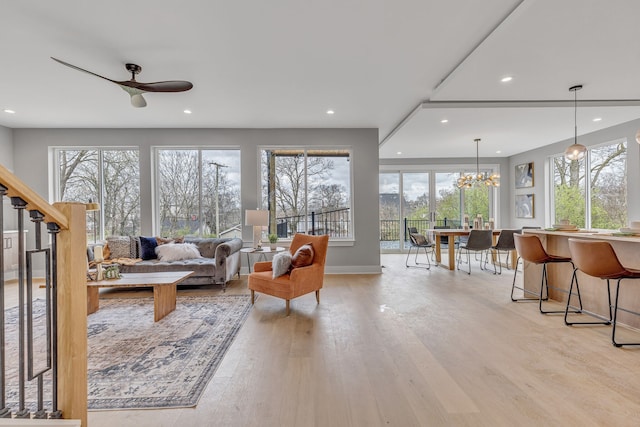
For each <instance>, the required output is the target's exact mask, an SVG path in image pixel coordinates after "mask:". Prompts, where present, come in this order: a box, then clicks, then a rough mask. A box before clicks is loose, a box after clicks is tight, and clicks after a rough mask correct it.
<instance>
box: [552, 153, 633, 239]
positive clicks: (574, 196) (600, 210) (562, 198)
mask: <svg viewBox="0 0 640 427" xmlns="http://www.w3.org/2000/svg"><path fill="white" fill-rule="evenodd" d="M551 161H552V165H553V167H552V168H551V169H552V171H551V172H552V174H553V176H552V182H553V205H552V215H551V216H552V219H553V220H554V223H556V224H557V223H558V221H559V220H560V219H568V220H570V221H571V223H572V224H576V225H577V226H578V227H586V228H602V229H617V228H620V227H625V226H626V224H627V186H626V182H627V167H626V164H627V142H626V140H625V141H618V142H614V143H607V144H603V145H600V146H597V147H593V148H590V149H589V151H588V154H587V156H586V157H585V159H584V160H582V161H580V162H577V161H567V160H566V159H565V158H564V156H556V157H553V158H552V159H551ZM586 171H589V172H588V173H586ZM587 189H588V191H587Z"/></svg>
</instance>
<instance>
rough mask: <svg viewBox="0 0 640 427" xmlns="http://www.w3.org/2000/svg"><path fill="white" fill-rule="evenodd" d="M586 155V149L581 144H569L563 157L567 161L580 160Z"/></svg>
mask: <svg viewBox="0 0 640 427" xmlns="http://www.w3.org/2000/svg"><path fill="white" fill-rule="evenodd" d="M586 154H587V147H585V146H584V145H582V144H571V145H570V146H568V147H567V149H566V150H565V151H564V157H565V158H566V159H567V160H582V159H583V158H584V156H585V155H586Z"/></svg>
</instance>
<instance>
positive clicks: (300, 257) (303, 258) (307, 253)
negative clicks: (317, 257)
mask: <svg viewBox="0 0 640 427" xmlns="http://www.w3.org/2000/svg"><path fill="white" fill-rule="evenodd" d="M313 255H314V252H313V246H311V243H307V244H306V245H302V246H300V247H299V248H298V250H297V251H296V253H295V254H293V257H292V258H291V267H293V268H298V267H306V266H308V265H311V264H312V263H313Z"/></svg>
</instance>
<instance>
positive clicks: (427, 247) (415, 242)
mask: <svg viewBox="0 0 640 427" xmlns="http://www.w3.org/2000/svg"><path fill="white" fill-rule="evenodd" d="M409 241H410V246H409V251H408V252H407V259H406V260H405V262H404V264H405V266H406V267H407V268H409V267H413V268H424V269H426V270H429V269H431V261H429V251H431V252H432V253H433V243H431V242H430V241H429V240H428V239H427V238H426V237H425V236H424V235H423V234H419V233H409ZM412 249H415V250H416V254H415V259H414V264H415V265H409V256H410V255H411V250H412ZM420 249H422V250H424V254H425V255H426V257H427V262H426V263H424V262H418V253H419V252H420ZM425 266H426V267H425Z"/></svg>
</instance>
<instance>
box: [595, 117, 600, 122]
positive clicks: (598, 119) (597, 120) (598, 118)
mask: <svg viewBox="0 0 640 427" xmlns="http://www.w3.org/2000/svg"><path fill="white" fill-rule="evenodd" d="M600 120H602V117H596V118H595V119H593V121H594V122H599V121H600Z"/></svg>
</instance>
